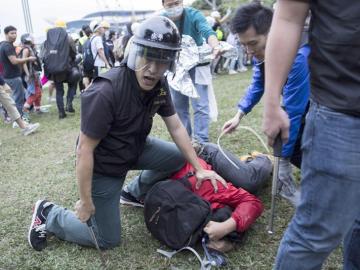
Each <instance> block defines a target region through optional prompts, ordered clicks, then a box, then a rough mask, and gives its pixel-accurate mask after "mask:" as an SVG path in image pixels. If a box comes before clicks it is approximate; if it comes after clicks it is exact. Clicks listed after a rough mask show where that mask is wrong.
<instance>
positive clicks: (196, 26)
mask: <svg viewBox="0 0 360 270" xmlns="http://www.w3.org/2000/svg"><path fill="white" fill-rule="evenodd" d="M162 4H163V7H164V9H165V12H164V15H165V16H167V17H168V18H170V19H171V20H172V21H174V22H175V24H176V25H177V27H178V28H179V31H180V34H181V35H188V36H191V37H192V38H193V39H194V40H195V42H196V45H197V46H201V45H202V44H203V42H204V40H205V41H206V42H207V43H208V44H209V45H210V46H211V47H212V48H213V54H214V56H215V58H216V57H217V56H219V55H220V47H219V41H218V39H217V37H216V33H215V32H214V31H213V30H212V29H211V26H210V25H209V24H208V22H207V21H206V19H205V17H204V16H203V14H202V13H201V12H200V11H198V10H196V9H194V8H191V7H186V8H184V7H183V1H182V0H163V1H162ZM189 75H190V77H191V80H192V82H193V84H194V86H195V88H196V91H197V94H198V95H199V98H198V99H195V98H189V97H188V96H185V95H183V94H182V93H180V92H178V91H175V90H172V91H171V95H172V97H173V101H174V105H175V109H176V112H177V113H178V114H179V117H180V119H181V121H182V123H183V124H184V126H185V127H186V130H187V131H188V134H189V135H190V136H192V137H193V138H194V139H196V140H197V141H199V142H208V141H209V124H210V117H209V99H208V86H209V85H210V84H211V83H212V81H211V80H212V76H211V72H210V64H208V63H205V64H199V65H197V66H195V67H194V68H192V69H190V70H189ZM189 102H191V105H192V108H193V111H194V121H193V122H194V126H193V128H192V127H191V119H190V112H189Z"/></svg>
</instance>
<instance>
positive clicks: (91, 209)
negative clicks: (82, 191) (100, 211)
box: [75, 200, 95, 223]
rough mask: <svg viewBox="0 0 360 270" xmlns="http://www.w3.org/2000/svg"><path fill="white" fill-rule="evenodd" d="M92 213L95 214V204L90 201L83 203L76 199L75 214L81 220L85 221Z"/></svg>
mask: <svg viewBox="0 0 360 270" xmlns="http://www.w3.org/2000/svg"><path fill="white" fill-rule="evenodd" d="M93 214H95V206H94V204H93V202H92V201H89V202H86V203H85V202H83V201H81V200H78V201H77V202H76V203H75V215H76V216H77V218H78V219H80V221H81V222H83V223H85V222H86V221H88V220H89V218H90V217H91V215H93Z"/></svg>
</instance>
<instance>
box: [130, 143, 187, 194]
mask: <svg viewBox="0 0 360 270" xmlns="http://www.w3.org/2000/svg"><path fill="white" fill-rule="evenodd" d="M146 145H147V147H146V148H145V150H144V152H143V153H142V155H141V157H140V158H139V160H138V162H137V164H136V166H135V168H134V169H143V171H141V172H140V174H139V175H138V176H136V177H135V178H134V179H133V180H132V181H131V182H130V183H129V184H128V185H127V188H128V191H129V192H130V194H131V195H133V196H134V197H135V198H137V199H139V200H143V199H144V198H145V196H146V193H147V192H148V191H149V190H150V188H151V187H152V186H153V185H154V184H155V183H156V182H158V181H161V180H165V179H166V178H169V177H170V176H171V175H172V174H173V173H175V172H176V171H178V170H180V169H181V168H182V167H183V166H184V165H185V158H184V157H183V155H182V153H181V152H180V150H179V149H178V148H177V146H176V145H175V144H174V143H171V142H166V141H162V140H159V139H156V138H154V137H148V138H147V141H146ZM160 149H161V150H160ZM159 150H160V151H159Z"/></svg>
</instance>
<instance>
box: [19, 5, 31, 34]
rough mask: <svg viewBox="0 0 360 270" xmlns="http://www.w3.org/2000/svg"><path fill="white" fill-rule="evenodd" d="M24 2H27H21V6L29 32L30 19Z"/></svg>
mask: <svg viewBox="0 0 360 270" xmlns="http://www.w3.org/2000/svg"><path fill="white" fill-rule="evenodd" d="M24 1H25V0H21V6H22V10H23V15H24V21H25V28H26V32H29V24H28V18H27V15H26V7H25V3H24Z"/></svg>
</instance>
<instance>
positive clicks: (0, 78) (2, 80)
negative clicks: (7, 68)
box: [0, 76, 5, 85]
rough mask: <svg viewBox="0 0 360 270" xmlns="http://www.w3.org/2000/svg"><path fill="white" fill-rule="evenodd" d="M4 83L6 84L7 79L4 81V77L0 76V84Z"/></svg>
mask: <svg viewBox="0 0 360 270" xmlns="http://www.w3.org/2000/svg"><path fill="white" fill-rule="evenodd" d="M4 84H5V81H4V79H3V77H2V76H0V85H4Z"/></svg>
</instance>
